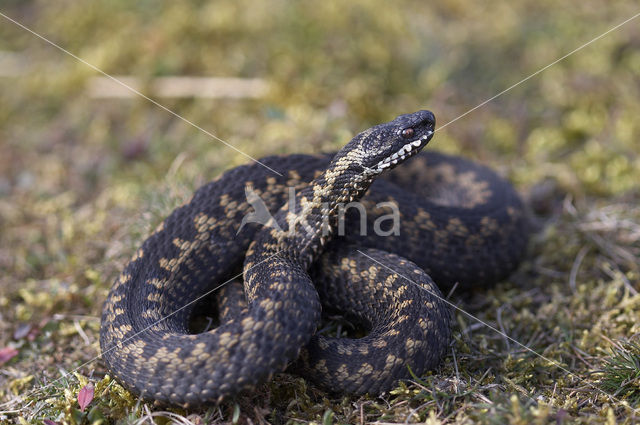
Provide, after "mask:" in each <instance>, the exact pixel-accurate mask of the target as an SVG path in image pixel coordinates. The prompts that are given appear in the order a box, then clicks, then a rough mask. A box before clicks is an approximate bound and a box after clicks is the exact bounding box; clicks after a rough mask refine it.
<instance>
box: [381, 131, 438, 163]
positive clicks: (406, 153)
mask: <svg viewBox="0 0 640 425" xmlns="http://www.w3.org/2000/svg"><path fill="white" fill-rule="evenodd" d="M431 136H433V130H431V131H429V132H428V133H427V134H425V135H423V136H422V137H420V138H419V139H416V140H413V141H411V142H409V143H407V144H406V145H404V146H402V147H401V148H400V149H398V151H397V152H394V153H393V154H392V155H390V156H388V157H386V158H385V159H383V160H382V161H380V162H378V163H377V164H376V165H375V166H373V167H372V169H373V171H374V172H376V173H381V172H383V171H384V170H386V169H390V168H393V167H395V166H396V165H397V164H398V163H399V162H402V161H404V160H405V159H407V158H409V157H410V156H413V155H415V154H416V153H418V152H419V151H420V149H422V148H423V147H424V146H425V145H426V144H427V143H428V142H429V140H431Z"/></svg>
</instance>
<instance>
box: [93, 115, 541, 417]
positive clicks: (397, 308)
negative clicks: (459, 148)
mask: <svg viewBox="0 0 640 425" xmlns="http://www.w3.org/2000/svg"><path fill="white" fill-rule="evenodd" d="M434 132H435V117H434V115H433V113H431V112H430V111H426V110H420V111H417V112H414V113H410V114H403V115H399V116H398V117H396V118H395V119H393V120H392V121H389V122H386V123H382V124H378V125H375V126H373V127H371V128H369V129H367V130H365V131H362V132H360V133H359V134H357V135H356V136H355V137H353V139H351V141H349V142H348V143H347V144H346V145H345V146H344V147H343V148H342V149H340V150H339V151H338V152H336V153H329V154H317V155H309V154H289V155H274V156H269V157H266V158H262V159H260V160H258V161H257V162H254V163H250V164H247V165H242V166H239V167H236V168H233V169H230V170H228V171H226V172H224V173H223V174H222V175H220V176H219V177H217V178H216V179H214V180H213V181H211V182H209V183H207V184H205V185H203V186H202V187H200V188H199V189H197V190H196V191H195V192H194V193H193V195H192V197H191V198H190V199H189V200H188V201H186V202H185V203H184V204H183V205H182V206H180V207H178V208H176V209H175V210H174V211H173V212H172V213H171V214H170V215H168V216H167V217H166V218H165V219H164V221H162V222H161V223H160V225H159V226H158V227H157V228H156V229H155V230H154V231H153V232H152V233H151V235H150V236H149V237H148V238H147V239H146V240H145V241H144V242H143V243H142V245H141V246H140V248H138V249H137V250H136V251H135V253H134V254H133V257H132V258H131V259H130V261H129V262H128V263H127V265H126V266H125V267H124V269H123V271H122V272H121V273H120V274H119V276H118V277H117V278H116V280H115V282H114V284H113V286H112V287H111V289H110V291H109V294H108V296H107V298H106V301H105V303H104V307H103V312H102V318H101V327H100V347H101V352H102V359H103V361H104V362H105V363H106V366H107V368H108V369H109V371H110V373H111V374H112V375H113V376H114V377H115V378H116V379H117V380H118V381H119V382H120V383H121V384H122V385H123V386H125V387H126V388H127V389H129V390H130V391H132V392H133V393H135V394H137V395H139V396H140V397H141V398H142V399H145V400H153V401H155V402H156V403H160V404H169V405H179V406H184V407H190V406H198V405H206V404H215V403H219V402H221V401H223V400H226V399H228V398H231V397H234V396H236V395H238V394H239V393H240V392H241V391H243V390H247V389H252V388H253V389H255V388H256V386H258V385H260V384H262V383H264V382H266V381H267V380H269V379H271V377H272V376H274V374H276V373H280V372H282V371H285V370H286V371H287V372H289V371H291V372H293V373H298V374H301V375H302V376H303V377H305V378H306V379H308V380H309V381H311V382H313V383H314V384H316V385H318V386H319V387H321V388H324V389H326V390H327V391H328V392H330V393H350V394H364V393H373V394H379V393H383V392H385V391H389V390H390V389H392V388H393V386H394V385H396V384H397V383H398V382H399V381H400V380H405V379H411V378H412V377H413V376H420V375H422V374H424V373H425V372H426V371H428V370H430V369H434V368H436V367H437V366H438V365H439V364H440V362H441V360H442V359H443V357H444V356H445V354H446V353H447V352H449V350H450V344H451V339H452V331H451V317H452V314H451V308H450V305H449V304H450V303H449V302H447V300H446V299H445V298H444V297H443V295H442V292H441V289H440V288H442V289H447V288H449V289H450V288H451V287H452V286H453V285H456V287H457V288H461V289H470V290H473V289H474V288H483V287H486V285H489V284H491V283H493V282H496V281H498V280H500V279H504V278H505V277H506V276H508V275H509V274H510V273H511V272H512V271H513V270H514V269H515V268H516V267H517V266H518V264H519V263H520V262H521V260H522V258H523V257H524V255H525V251H526V245H527V240H528V235H529V231H528V220H527V214H526V212H525V208H524V207H523V203H522V201H521V200H520V197H519V196H518V193H517V192H516V190H515V189H514V188H513V186H512V185H511V184H510V183H508V182H507V181H506V180H504V179H503V178H501V177H500V176H498V174H497V173H495V172H493V171H492V170H491V169H489V168H487V167H485V166H483V165H480V164H477V163H474V162H472V161H470V160H467V159H464V158H462V157H459V156H452V155H447V154H443V153H438V152H431V151H430V152H421V149H422V148H423V147H424V146H425V145H427V143H428V142H429V141H430V140H431V138H432V137H433V134H434ZM400 164H402V166H401V167H398V168H397V169H396V166H398V165H400ZM274 170H279V172H277V173H275V172H274ZM436 282H437V285H436ZM206 294H214V295H213V296H214V298H215V299H216V301H215V302H214V303H213V304H212V305H211V306H207V305H205V308H206V309H209V308H210V309H211V311H217V316H218V323H217V326H216V327H214V328H213V329H204V330H202V329H196V330H194V329H193V323H192V321H193V320H194V316H195V315H196V313H195V312H196V311H197V310H198V308H200V307H198V308H196V306H202V305H203V304H202V303H203V301H202V300H203V297H204V296H205V295H206ZM333 313H339V314H342V315H343V316H344V317H345V318H348V319H349V320H351V321H352V322H353V323H357V324H358V326H360V328H361V330H362V332H361V335H355V336H347V337H343V336H340V335H338V336H332V335H328V334H325V333H323V332H319V331H318V329H319V326H320V323H322V319H323V317H326V316H327V315H330V314H333Z"/></svg>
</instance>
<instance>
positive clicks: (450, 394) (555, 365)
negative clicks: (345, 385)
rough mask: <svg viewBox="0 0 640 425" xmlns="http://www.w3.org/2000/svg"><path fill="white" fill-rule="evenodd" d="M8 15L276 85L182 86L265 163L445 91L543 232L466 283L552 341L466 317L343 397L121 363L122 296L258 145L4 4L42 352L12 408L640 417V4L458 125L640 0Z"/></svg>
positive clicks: (5, 83) (130, 55) (275, 415)
mask: <svg viewBox="0 0 640 425" xmlns="http://www.w3.org/2000/svg"><path fill="white" fill-rule="evenodd" d="M0 12H2V13H4V14H7V15H8V16H11V17H12V18H14V19H17V20H18V21H20V22H21V23H23V24H25V25H27V26H29V27H30V28H32V29H33V30H35V31H37V32H38V33H41V34H42V35H43V36H45V37H47V38H50V39H51V40H53V41H54V42H56V43H59V44H60V45H61V46H62V47H64V48H65V49H68V50H69V51H71V52H73V53H74V54H77V55H78V56H80V57H82V58H83V59H85V60H87V61H88V62H90V63H92V64H94V65H96V66H98V67H99V68H101V69H103V70H104V71H105V72H108V73H110V74H114V75H133V76H136V77H139V78H141V79H143V80H145V81H151V79H152V78H154V77H158V76H173V75H187V76H189V75H191V76H216V77H250V78H261V79H264V80H265V81H267V82H268V84H269V87H270V89H269V92H268V94H267V95H266V96H265V97H263V98H261V99H245V100H229V99H158V101H159V102H160V103H162V104H163V105H165V106H167V107H168V108H170V109H171V110H173V111H175V112H176V113H178V114H180V115H181V116H184V117H186V118H187V119H189V120H190V121H192V122H194V123H196V124H197V125H199V126H201V127H203V128H205V129H207V130H208V131H210V132H212V133H214V134H215V135H216V136H218V137H220V138H222V139H224V140H225V141H228V142H229V143H231V144H232V145H234V146H236V147H237V148H238V149H240V150H242V151H243V152H246V153H247V154H249V155H251V156H253V157H256V158H258V157H261V156H264V155H268V154H273V153H284V152H320V151H323V150H324V151H327V150H331V149H335V148H337V147H339V146H341V145H342V144H343V143H344V142H345V141H346V140H348V139H349V137H350V135H352V134H353V133H355V132H357V131H358V130H360V129H363V128H366V127H368V126H369V125H372V124H375V123H377V122H381V121H385V120H388V119H391V118H392V117H394V116H395V115H397V114H398V113H402V112H408V111H413V110H416V109H419V108H422V107H426V108H428V109H431V110H433V111H434V112H435V113H436V116H437V117H438V122H439V126H440V127H441V128H442V130H440V131H438V133H437V134H436V137H435V138H434V140H433V142H432V143H431V145H430V148H431V149H437V150H444V151H447V152H452V153H459V154H462V155H464V156H467V157H470V158H473V159H474V160H477V161H479V162H482V163H485V164H489V165H491V166H492V167H494V168H496V169H497V170H498V171H499V172H500V173H501V174H503V175H505V176H506V177H508V178H509V179H510V180H511V181H513V182H514V184H515V185H516V187H517V188H518V189H519V191H520V192H521V193H522V194H523V196H524V197H525V199H526V200H527V202H528V204H529V205H530V207H531V208H532V210H533V211H534V212H535V216H536V220H537V223H538V228H539V230H538V232H537V233H536V235H535V236H534V238H533V240H532V241H531V246H530V252H529V255H528V256H527V259H526V261H525V262H524V263H523V264H522V266H521V267H520V269H519V270H518V271H517V272H516V273H515V274H514V275H512V276H511V277H510V278H509V279H508V280H507V281H505V282H501V283H499V284H498V285H496V286H495V287H493V288H491V289H489V290H484V291H475V292H471V293H464V294H463V293H459V292H454V293H453V294H452V296H451V298H450V299H451V301H452V302H454V303H455V304H456V305H458V306H459V307H460V308H462V309H464V310H465V311H467V312H469V313H471V314H473V315H474V316H475V317H477V318H478V319H480V320H482V321H483V322H486V323H488V324H490V325H491V326H493V327H495V328H496V329H499V330H500V331H502V332H504V333H505V334H507V335H509V336H510V337H512V338H513V339H514V340H516V341H519V342H521V343H523V344H525V345H527V346H528V347H530V348H531V349H533V350H534V351H535V352H536V353H539V354H541V355H543V356H544V358H543V357H540V356H537V355H535V354H533V353H531V352H530V351H527V350H525V349H523V348H522V347H521V346H519V345H518V344H516V343H514V342H513V341H510V340H509V339H506V338H505V337H504V336H503V335H501V334H499V333H496V332H495V331H493V330H491V329H489V328H488V327H486V326H484V325H483V324H481V323H480V322H478V321H476V320H474V319H472V318H470V317H469V316H467V315H465V314H463V313H461V312H456V315H455V318H456V329H455V338H454V341H453V344H452V347H451V355H450V356H448V357H447V359H446V360H445V361H444V362H443V364H442V365H441V367H440V368H439V369H438V370H436V371H433V372H430V373H428V374H427V375H425V376H421V377H416V379H414V380H413V381H411V382H406V383H401V384H400V385H399V386H398V387H397V388H396V389H394V390H393V391H391V392H390V393H388V394H383V395H381V396H380V397H375V396H365V397H350V396H344V397H337V398H336V397H331V396H329V395H328V394H326V393H323V392H322V391H320V390H318V389H317V388H314V387H313V386H311V385H310V384H308V383H306V382H305V381H304V380H303V379H302V378H298V377H294V376H290V375H286V374H282V375H279V376H277V377H276V378H275V379H274V381H273V382H270V383H267V384H264V385H262V386H260V387H259V388H257V389H256V390H255V391H252V392H247V393H243V394H242V395H241V396H240V397H238V398H237V399H235V400H231V401H229V402H226V403H223V404H222V405H220V406H215V407H214V406H212V407H210V408H209V409H208V410H207V409H205V410H203V411H189V412H186V411H183V410H180V409H169V410H166V409H163V408H157V407H154V406H153V405H148V404H144V403H140V402H139V401H138V400H137V399H136V398H135V397H134V396H132V395H131V394H129V393H128V392H126V391H125V390H124V389H123V388H122V387H121V386H120V385H119V384H118V383H117V382H115V381H114V380H113V379H111V378H110V377H108V376H107V374H106V373H107V372H106V370H105V367H104V365H103V364H102V363H101V362H100V361H99V360H95V358H96V356H97V355H98V354H99V347H98V333H99V315H100V311H101V305H102V301H103V300H104V298H105V296H106V293H107V291H108V289H109V287H110V285H111V283H112V282H113V280H114V278H115V277H116V276H117V274H118V272H119V271H120V270H121V269H122V267H123V265H124V264H125V262H126V261H127V259H128V258H129V257H130V256H131V255H132V254H133V252H134V251H135V249H136V247H137V246H138V245H139V244H140V242H141V241H142V240H143V239H144V238H145V237H146V235H147V234H148V233H149V232H150V231H151V229H152V228H153V227H154V226H155V225H156V224H157V223H158V222H159V221H160V220H161V219H162V218H163V217H164V216H165V215H166V214H168V213H169V212H170V211H171V209H172V208H174V207H175V206H176V205H179V204H180V203H181V202H182V201H183V200H185V199H187V198H188V197H189V195H190V193H191V191H192V190H193V189H194V188H195V187H197V186H198V185H200V184H202V183H204V182H206V181H207V180H209V179H211V178H213V177H215V176H216V175H218V174H219V173H220V172H222V171H223V170H226V169H229V168H231V167H234V166H236V165H239V164H242V163H245V162H246V161H247V158H246V157H244V156H243V155H241V154H239V153H238V152H236V151H234V150H231V149H229V148H228V147H225V146H224V145H222V144H220V143H219V142H217V141H215V140H212V139H211V138H210V137H209V136H207V135H205V134H203V133H202V132H200V131H198V130H197V129H195V128H193V127H192V126H190V125H188V124H186V123H185V122H183V121H180V120H179V119H177V118H176V117H174V116H172V115H170V114H168V113H167V112H166V111H163V110H162V109H159V108H157V107H156V106H154V105H152V104H150V103H149V102H147V101H145V100H144V99H141V98H136V97H134V98H131V99H119V100H114V99H110V100H107V99H95V98H91V97H90V96H89V95H88V91H87V87H88V84H89V82H90V79H91V77H93V76H95V75H96V74H95V72H94V71H92V70H91V69H90V68H88V67H86V66H85V65H83V64H81V63H79V62H78V61H76V60H74V59H73V58H71V57H69V56H67V55H65V54H64V53H62V52H61V51H59V50H57V49H55V48H53V47H51V46H49V45H47V44H45V43H44V42H42V41H41V40H39V39H37V38H35V37H34V36H33V35H31V34H29V33H28V32H26V31H24V30H22V29H20V28H19V27H17V26H15V25H13V24H11V23H10V22H9V21H7V20H5V19H4V18H2V17H0V22H1V24H0V52H9V53H11V56H10V57H11V58H13V59H12V63H13V65H11V66H9V65H7V64H8V62H6V61H5V59H2V60H0V75H3V76H1V77H0V150H1V151H0V153H1V154H0V350H2V349H6V350H10V351H5V353H9V352H16V355H15V356H13V357H11V358H10V359H7V360H6V361H3V362H2V364H0V403H5V404H3V405H2V407H0V422H7V423H42V422H43V420H45V419H47V420H52V421H54V422H58V423H68V424H87V423H150V422H149V421H150V420H154V421H155V422H156V423H172V422H175V423H187V422H185V421H187V420H188V421H190V422H191V423H196V424H204V423H219V422H227V423H265V422H269V423H284V422H290V423H323V424H324V423H327V424H328V423H367V422H380V423H405V422H408V423H412V422H427V423H430V424H439V423H475V422H478V423H486V424H491V423H496V424H499V423H523V424H524V423H547V422H553V421H555V422H557V423H567V422H576V423H616V422H617V423H634V422H636V421H638V414H637V413H634V411H633V410H631V408H638V407H640V406H639V403H640V401H639V396H638V394H640V392H639V390H638V378H637V377H638V374H639V366H638V355H639V351H638V344H640V342H639V341H638V338H637V335H638V332H639V325H638V324H639V323H640V297H639V296H638V290H639V288H640V267H639V266H638V263H639V262H638V258H640V206H639V205H640V203H639V200H640V192H639V190H638V183H637V182H638V181H640V155H639V152H640V150H639V146H640V145H639V143H640V142H639V141H638V140H639V139H640V137H639V136H640V122H639V121H638V120H637V117H638V116H639V115H640V102H639V100H638V99H640V84H639V82H638V77H637V76H638V75H640V49H638V46H640V33H638V30H637V28H638V26H637V21H634V22H632V23H629V24H628V25H626V26H624V27H622V28H620V29H619V30H617V31H615V32H613V33H611V34H609V35H608V36H606V37H604V38H603V39H601V40H599V41H597V42H595V43H594V44H592V45H590V46H588V47H586V48H584V49H583V50H581V51H580V52H577V53H576V54H574V55H572V56H571V57H569V58H567V59H566V60H564V61H562V62H560V63H558V64H556V65H554V66H553V67H551V68H549V69H548V70H546V71H545V72H543V73H541V74H540V75H538V76H536V77H534V78H532V79H530V80H528V81H526V82H525V83H523V84H522V85H520V86H518V87H516V88H514V89H513V90H511V91H509V92H508V93H506V94H505V95H503V96H501V97H500V98H498V99H496V100H495V101H493V102H491V103H489V104H487V105H485V106H483V107H482V108H479V109H478V110H476V111H474V112H473V113H471V114H469V115H467V116H465V117H464V118H462V119H460V120H458V121H456V122H454V123H452V124H450V125H447V126H446V127H442V126H443V125H444V124H445V123H447V122H449V121H451V120H453V119H455V118H456V117H458V116H459V115H461V114H463V113H465V112H466V111H468V110H469V109H471V108H473V107H475V106H476V105H478V104H479V103H481V102H482V101H484V100H486V99H488V98H490V97H491V96H493V95H495V94H496V93H499V92H500V91H502V90H503V89H504V88H506V87H509V86H510V85H512V84H513V83H516V82H518V81H520V80H521V79H522V78H524V77H526V76H527V75H530V74H531V73H532V72H534V71H536V70H538V69H540V68H542V67H543V66H545V65H547V64H549V63H551V62H552V61H554V60H555V59H557V58H558V57H560V56H562V55H564V54H566V53H567V52H569V51H571V50H573V49H575V48H576V47H579V46H580V45H582V44H584V43H585V42H587V41H588V40H590V39H592V38H593V37H595V36H597V35H599V34H601V33H603V32H604V31H606V30H608V29H609V28H611V27H613V26H614V25H615V24H617V23H619V22H622V21H623V20H625V19H627V18H628V17H630V16H632V15H634V14H635V13H637V12H638V10H637V4H635V2H631V1H623V2H617V3H615V4H605V3H601V2H598V1H595V0H585V1H581V2H577V1H569V2H565V3H563V4H557V3H556V2H552V1H550V0H538V1H532V0H518V1H515V2H508V3H507V2H493V1H492V2H488V3H482V4H480V3H479V4H477V5H476V4H471V3H469V2H459V1H456V0H447V1H441V2H437V3H436V4H430V5H428V6H426V5H425V4H424V3H423V2H418V1H410V0H407V1H402V2H393V3H391V2H384V1H382V0H374V1H370V2H364V1H354V2H349V3H343V2H337V1H327V2H320V3H319V2H314V3H312V2H305V1H301V2H293V3H288V2H282V1H271V2H266V3H258V4H254V3H249V2H247V1H218V2H212V3H207V2H204V1H195V0H192V1H190V2H173V3H166V4H165V3H163V4H162V5H157V4H155V3H152V2H148V1H143V2H133V3H132V2H124V1H111V2H106V1H94V2H91V3H90V4H84V3H81V2H73V1H70V0H63V1H58V2H44V1H28V2H17V1H7V2H3V4H2V6H0ZM7 57H9V56H7V55H4V56H3V55H0V58H7ZM16 64H18V65H16ZM16 66H17V68H16ZM16 69H18V71H16ZM0 353H2V351H0ZM1 357H2V354H0V358H1ZM78 368H79V369H78ZM72 371H75V373H71V372H72ZM89 382H91V383H93V385H94V386H95V396H94V398H93V401H92V402H91V404H89V406H88V407H87V408H86V409H85V410H84V411H81V410H80V406H79V405H78V403H77V395H78V392H79V391H80V389H81V388H83V387H84V386H85V385H87V384H88V383H89ZM612 396H614V397H615V398H612ZM145 421H146V422H145Z"/></svg>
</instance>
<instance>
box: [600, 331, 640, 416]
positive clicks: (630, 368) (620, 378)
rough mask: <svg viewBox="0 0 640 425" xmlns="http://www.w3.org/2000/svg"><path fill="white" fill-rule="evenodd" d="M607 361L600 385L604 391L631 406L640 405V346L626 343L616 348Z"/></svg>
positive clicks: (634, 343)
mask: <svg viewBox="0 0 640 425" xmlns="http://www.w3.org/2000/svg"><path fill="white" fill-rule="evenodd" d="M611 352H612V355H611V357H609V358H608V359H606V360H605V365H604V368H603V370H602V371H600V372H598V373H601V374H602V378H601V379H600V382H599V385H600V388H602V390H603V391H606V392H607V393H609V394H611V395H613V396H615V397H617V398H619V399H623V400H627V401H628V402H629V403H631V405H633V406H636V405H638V403H640V344H638V343H636V342H625V343H622V344H620V345H617V346H614V347H613V348H612V350H611Z"/></svg>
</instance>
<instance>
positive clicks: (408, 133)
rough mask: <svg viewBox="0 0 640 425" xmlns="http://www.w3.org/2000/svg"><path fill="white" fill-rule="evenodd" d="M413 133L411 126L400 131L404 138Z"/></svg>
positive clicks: (409, 136)
mask: <svg viewBox="0 0 640 425" xmlns="http://www.w3.org/2000/svg"><path fill="white" fill-rule="evenodd" d="M414 133H415V131H414V130H413V128H405V129H404V130H402V131H401V132H400V134H401V135H402V137H404V138H405V139H409V138H411V137H412V136H413V134H414Z"/></svg>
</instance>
